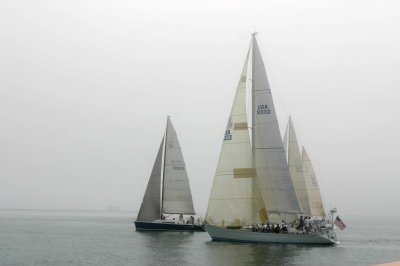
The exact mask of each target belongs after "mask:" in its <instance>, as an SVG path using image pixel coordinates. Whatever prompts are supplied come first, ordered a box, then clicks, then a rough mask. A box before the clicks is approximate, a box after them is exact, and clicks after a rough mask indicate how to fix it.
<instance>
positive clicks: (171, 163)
mask: <svg viewBox="0 0 400 266" xmlns="http://www.w3.org/2000/svg"><path fill="white" fill-rule="evenodd" d="M172 214H178V215H179V218H178V219H176V220H175V219H174V220H171V219H166V218H165V217H166V216H167V215H172ZM195 214H196V213H195V211H194V207H193V201H192V194H191V192H190V186H189V179H188V175H187V172H186V166H185V162H184V160H183V155H182V150H181V147H180V145H179V141H178V137H177V135H176V132H175V129H174V127H173V125H172V123H171V120H170V118H169V117H168V119H167V128H166V130H165V134H164V137H163V139H162V141H161V144H160V147H159V149H158V153H157V157H156V160H155V162H154V166H153V170H152V172H151V175H150V179H149V182H148V184H147V188H146V192H145V194H144V197H143V202H142V204H141V206H140V210H139V213H138V216H137V219H136V221H135V227H136V230H138V231H141V230H185V231H204V229H203V227H202V226H201V225H198V224H195V223H194V220H193V219H192V221H191V222H190V223H186V222H185V221H184V220H183V215H195Z"/></svg>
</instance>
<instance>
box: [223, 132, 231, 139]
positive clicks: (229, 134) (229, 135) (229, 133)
mask: <svg viewBox="0 0 400 266" xmlns="http://www.w3.org/2000/svg"><path fill="white" fill-rule="evenodd" d="M231 139H232V135H231V130H230V129H227V130H225V136H224V140H231Z"/></svg>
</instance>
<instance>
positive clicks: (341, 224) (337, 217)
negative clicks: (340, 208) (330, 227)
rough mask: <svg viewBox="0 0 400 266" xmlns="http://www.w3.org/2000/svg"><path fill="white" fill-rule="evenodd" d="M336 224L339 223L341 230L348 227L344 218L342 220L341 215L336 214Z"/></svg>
mask: <svg viewBox="0 0 400 266" xmlns="http://www.w3.org/2000/svg"><path fill="white" fill-rule="evenodd" d="M334 224H335V225H337V227H339V228H340V229H341V230H344V229H345V228H346V225H345V224H344V222H343V221H342V220H340V218H339V216H336V219H335V222H334Z"/></svg>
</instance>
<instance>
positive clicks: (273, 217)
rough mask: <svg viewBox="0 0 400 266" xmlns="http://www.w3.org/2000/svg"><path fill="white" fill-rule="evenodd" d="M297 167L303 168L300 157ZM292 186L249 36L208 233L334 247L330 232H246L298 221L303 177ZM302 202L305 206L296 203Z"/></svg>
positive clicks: (258, 59)
mask: <svg viewBox="0 0 400 266" xmlns="http://www.w3.org/2000/svg"><path fill="white" fill-rule="evenodd" d="M248 76H249V77H250V78H248ZM248 80H250V82H251V108H250V109H251V112H250V114H248V113H247V112H246V102H247V100H246V84H247V81H248ZM248 115H250V116H251V126H249V125H248V124H249V123H248V118H247V117H248ZM249 120H250V119H249ZM297 152H298V153H299V151H298V149H297ZM296 164H299V165H300V168H301V167H302V161H301V157H300V155H298V158H297V159H296ZM308 169H309V168H308ZM299 180H300V179H299ZM295 182H296V181H295ZM295 182H293V180H292V176H291V170H290V169H289V166H288V163H287V158H286V153H285V147H284V145H283V142H282V138H281V134H280V130H279V125H278V119H277V116H276V113H275V107H274V103H273V100H272V94H271V89H270V87H269V83H268V79H267V75H266V72H265V67H264V63H263V60H262V57H261V53H260V50H259V47H258V44H257V40H256V38H255V34H253V35H252V42H251V45H250V48H249V52H248V54H247V57H246V60H245V64H244V67H243V71H242V74H241V76H240V79H239V84H238V87H237V90H236V95H235V99H234V102H233V106H232V109H231V113H230V116H229V119H228V124H227V127H226V131H225V136H224V141H223V144H222V149H221V154H220V158H219V161H218V165H217V169H216V173H215V176H214V181H213V186H212V190H211V194H210V200H209V204H208V208H207V213H206V224H205V228H206V230H207V232H208V233H209V234H210V236H211V238H212V239H213V240H223V241H239V242H257V243H305V244H334V243H336V241H337V240H336V235H335V233H334V231H333V228H324V230H323V231H321V230H318V231H315V232H311V231H310V232H307V233H303V231H298V230H296V229H295V228H289V230H287V231H285V233H265V232H260V231H255V230H253V231H252V230H249V229H247V228H249V226H250V225H253V224H265V223H267V222H269V223H275V224H277V223H279V222H281V221H282V220H284V221H287V222H291V221H293V220H294V219H295V218H297V217H298V215H299V214H301V213H302V212H303V209H304V206H306V205H307V204H306V203H308V197H307V189H306V182H305V178H304V175H303V176H302V182H297V183H298V184H297V186H295V185H294V183H295ZM296 188H298V189H300V191H301V193H302V195H301V196H300V194H301V193H296V192H297V191H296ZM297 194H298V195H299V197H298V195H297ZM302 197H303V198H304V203H302V201H299V200H298V198H302ZM308 205H309V204H308ZM306 208H307V210H308V209H310V207H306Z"/></svg>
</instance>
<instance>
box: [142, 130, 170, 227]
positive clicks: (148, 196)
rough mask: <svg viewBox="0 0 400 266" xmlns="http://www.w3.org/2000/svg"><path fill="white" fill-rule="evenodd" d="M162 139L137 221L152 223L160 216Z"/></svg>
mask: <svg viewBox="0 0 400 266" xmlns="http://www.w3.org/2000/svg"><path fill="white" fill-rule="evenodd" d="M163 147H164V138H163V139H162V141H161V144H160V148H158V152H157V157H156V160H155V162H154V166H153V170H152V171H151V175H150V179H149V183H148V184H147V188H146V192H145V193H144V197H143V201H142V204H141V206H140V210H139V213H138V216H137V220H138V221H153V220H156V219H159V218H160V216H161V213H160V210H161V207H160V189H161V166H162V153H163Z"/></svg>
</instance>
